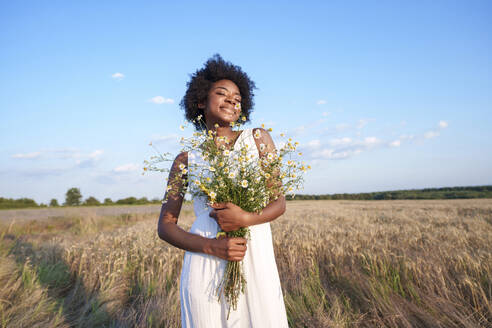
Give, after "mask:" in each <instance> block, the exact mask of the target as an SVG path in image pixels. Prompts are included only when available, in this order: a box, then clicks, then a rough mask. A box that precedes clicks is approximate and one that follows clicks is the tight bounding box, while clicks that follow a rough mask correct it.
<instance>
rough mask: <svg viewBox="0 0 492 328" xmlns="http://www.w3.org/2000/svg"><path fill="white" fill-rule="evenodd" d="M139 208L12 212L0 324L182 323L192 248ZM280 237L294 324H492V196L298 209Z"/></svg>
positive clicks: (184, 218)
mask: <svg viewBox="0 0 492 328" xmlns="http://www.w3.org/2000/svg"><path fill="white" fill-rule="evenodd" d="M127 209H128V210H127V211H126V212H125V211H121V210H120V209H118V210H115V212H114V213H110V212H107V211H108V210H106V212H104V213H100V212H97V210H96V209H94V210H93V211H91V210H90V209H89V210H87V209H86V210H85V212H77V211H76V210H73V212H70V213H68V214H67V213H66V212H63V213H62V214H60V213H61V212H60V213H58V214H57V213H54V214H53V213H52V214H51V215H50V216H46V215H45V214H46V213H45V214H44V215H45V216H43V214H39V217H37V216H36V213H35V212H30V213H29V214H28V215H27V217H28V218H27V219H26V218H23V219H16V214H12V213H10V212H8V213H7V212H4V214H2V212H0V242H1V244H0V286H1V289H0V326H1V327H179V326H180V306H179V293H178V291H179V274H180V270H181V261H182V258H183V251H182V250H179V249H176V248H174V247H172V246H170V245H168V244H167V243H165V242H164V241H162V240H160V239H159V238H158V237H157V233H156V224H157V216H158V212H156V210H158V209H157V208H155V209H154V210H151V211H144V210H139V211H136V212H134V213H131V207H128V208H127ZM31 211H36V210H31ZM6 214H8V215H7V216H5V215H6ZM2 215H4V217H2ZM19 215H20V214H19ZM22 215H24V216H26V214H25V213H24V214H22ZM193 219H194V217H193V212H192V209H191V206H190V205H189V204H186V205H185V206H184V208H183V210H182V213H181V216H180V219H179V224H180V226H182V227H183V228H185V229H188V228H189V227H190V225H191V223H192V221H193ZM272 231H273V239H274V248H275V254H276V259H277V266H278V270H279V275H280V280H281V283H282V289H283V292H284V300H285V304H286V308H287V315H288V320H289V325H290V326H291V327H492V303H491V298H492V199H476V200H418V201H414V200H405V201H404V200H400V201H292V202H288V205H287V211H286V213H285V214H284V215H283V216H281V217H280V218H278V219H277V220H275V221H274V222H272Z"/></svg>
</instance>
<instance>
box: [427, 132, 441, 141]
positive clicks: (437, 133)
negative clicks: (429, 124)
mask: <svg viewBox="0 0 492 328" xmlns="http://www.w3.org/2000/svg"><path fill="white" fill-rule="evenodd" d="M437 136H439V132H437V131H427V132H426V133H424V138H425V139H431V138H435V137H437Z"/></svg>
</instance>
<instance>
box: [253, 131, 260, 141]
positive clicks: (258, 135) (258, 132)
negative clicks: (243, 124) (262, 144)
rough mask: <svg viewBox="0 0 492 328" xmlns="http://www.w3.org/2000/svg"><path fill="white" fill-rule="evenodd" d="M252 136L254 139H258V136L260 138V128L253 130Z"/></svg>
mask: <svg viewBox="0 0 492 328" xmlns="http://www.w3.org/2000/svg"><path fill="white" fill-rule="evenodd" d="M254 137H255V139H260V138H261V132H260V130H259V129H257V130H256V131H255V134H254Z"/></svg>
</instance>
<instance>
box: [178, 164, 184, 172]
mask: <svg viewBox="0 0 492 328" xmlns="http://www.w3.org/2000/svg"><path fill="white" fill-rule="evenodd" d="M184 168H185V165H184V164H183V163H181V164H179V169H180V170H181V171H183V170H184Z"/></svg>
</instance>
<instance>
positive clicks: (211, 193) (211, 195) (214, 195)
mask: <svg viewBox="0 0 492 328" xmlns="http://www.w3.org/2000/svg"><path fill="white" fill-rule="evenodd" d="M208 195H209V196H210V198H211V199H215V197H217V194H216V193H215V192H213V191H211V192H210V193H209V194H208Z"/></svg>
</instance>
